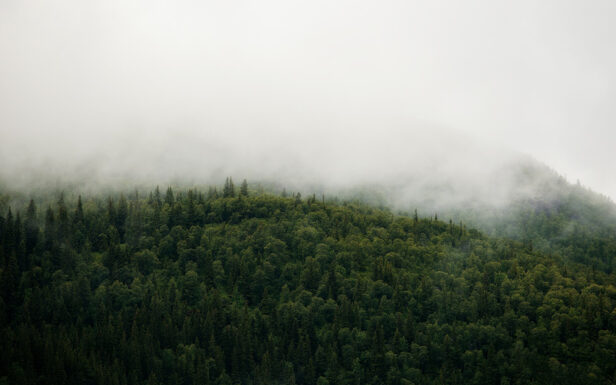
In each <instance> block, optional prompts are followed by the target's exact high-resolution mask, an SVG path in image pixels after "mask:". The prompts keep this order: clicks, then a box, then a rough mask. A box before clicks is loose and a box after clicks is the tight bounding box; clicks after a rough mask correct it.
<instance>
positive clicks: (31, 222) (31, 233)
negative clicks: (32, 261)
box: [25, 199, 39, 254]
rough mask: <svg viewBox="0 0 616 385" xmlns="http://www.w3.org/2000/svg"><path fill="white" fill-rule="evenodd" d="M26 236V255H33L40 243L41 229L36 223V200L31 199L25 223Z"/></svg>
mask: <svg viewBox="0 0 616 385" xmlns="http://www.w3.org/2000/svg"><path fill="white" fill-rule="evenodd" d="M25 233H26V234H25V235H26V254H31V253H32V252H33V251H34V248H35V247H36V245H37V243H38V236H39V227H38V223H37V222H36V205H35V204H34V200H32V199H30V203H29V204H28V209H27V211H26V223H25Z"/></svg>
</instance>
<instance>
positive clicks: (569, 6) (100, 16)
mask: <svg viewBox="0 0 616 385" xmlns="http://www.w3.org/2000/svg"><path fill="white" fill-rule="evenodd" d="M614 20H616V2H615V1H613V0H592V1H581V0H580V1H571V0H542V1H536V0H533V1H494V0H491V1H477V0H474V1H453V0H451V1H422V2H418V1H365V0H352V1H351V0H342V1H331V0H328V1H325V0H310V1H294V0H284V1H283V0H280V1H248V0H231V1H197V0H175V1H162V0H147V1H146V0H143V1H142V0H106V1H82V0H64V1H44V0H29V1H22V0H1V1H0V161H2V162H3V164H1V165H0V168H1V169H2V171H4V173H5V174H6V173H7V170H13V169H19V170H21V171H20V172H24V171H23V170H26V171H25V172H26V173H27V172H29V171H28V170H35V169H37V168H38V169H40V168H42V167H48V168H49V169H50V170H55V171H54V172H66V173H69V172H70V170H71V167H75V164H80V165H83V164H84V163H85V164H88V162H89V163H96V164H97V165H98V167H99V168H102V169H104V170H106V171H105V172H106V175H108V174H113V172H114V169H115V168H121V167H129V168H133V169H138V170H143V172H145V173H151V174H153V175H155V173H154V172H153V169H154V168H157V167H158V166H156V167H154V166H150V167H149V168H148V167H146V166H145V165H144V164H146V163H151V164H154V165H157V164H158V162H163V161H164V162H167V163H168V165H167V167H168V168H171V169H173V168H177V170H176V171H177V174H178V175H180V176H181V173H182V172H188V170H194V169H195V168H201V169H202V168H207V167H214V168H215V167H218V168H220V167H221V164H222V163H233V162H236V163H238V164H240V165H241V167H240V168H241V169H243V170H246V169H251V170H254V169H258V168H264V167H265V168H268V169H269V170H271V172H275V171H276V170H277V168H276V167H279V166H277V164H279V163H280V162H281V161H283V160H287V161H288V160H290V159H292V158H293V159H294V161H297V162H301V161H304V162H308V163H310V162H313V161H315V159H314V158H321V159H324V160H327V162H329V163H330V164H333V163H335V165H334V166H333V168H334V169H335V168H336V167H337V168H338V169H337V170H338V171H337V172H338V174H336V175H342V174H348V173H361V172H364V173H371V174H375V175H376V174H379V173H381V172H386V171H385V170H383V169H384V168H395V167H396V165H397V164H399V163H397V162H398V161H399V159H400V158H399V157H396V156H390V155H391V154H390V147H391V145H393V147H394V148H396V149H397V150H396V151H398V152H406V151H407V148H408V152H413V153H415V155H414V158H413V159H414V161H416V160H417V159H419V158H422V157H423V156H424V154H427V153H430V154H434V153H437V154H438V156H441V157H446V156H447V155H448V154H449V153H450V150H451V147H445V145H443V147H442V148H439V149H435V146H436V147H439V143H441V142H442V141H441V139H442V138H443V132H448V130H450V131H453V132H457V134H451V135H449V134H444V136H446V137H448V139H449V140H448V143H449V145H448V146H452V145H453V146H456V145H457V144H460V143H462V142H460V141H456V140H453V141H452V140H451V138H452V137H454V138H457V136H456V135H462V136H463V135H468V136H470V137H471V138H474V139H475V140H476V141H477V142H480V143H482V144H483V145H484V146H486V147H495V148H500V146H501V145H502V146H507V147H510V148H512V149H514V150H517V151H521V152H524V153H528V154H530V155H532V156H533V157H535V158H537V159H538V160H541V161H543V162H546V163H547V164H548V165H550V166H551V167H553V168H554V169H556V170H557V171H558V172H560V173H562V174H564V175H566V176H567V177H568V179H569V180H571V181H575V180H576V179H580V181H581V182H582V183H583V184H584V185H587V186H589V187H591V188H593V189H595V190H596V191H598V192H601V193H604V194H606V195H610V196H611V197H612V198H616V155H615V153H614V148H616V125H615V123H616V27H615V26H614V25H615V23H614ZM433 127H439V129H438V132H439V134H434V130H435V129H434V128H433ZM462 136H461V137H462ZM178 138H179V139H178ZM461 140H462V139H461ZM170 143H172V144H170ZM460 146H462V144H460ZM229 147H233V148H235V150H234V152H232V153H229V152H228V148H229ZM204 148H207V152H208V154H209V155H207V156H205V155H203V154H202V152H203V151H204ZM465 148H466V147H465ZM463 150H464V149H463ZM456 151H457V152H455V154H456V156H465V155H464V154H465V153H464V151H461V150H460V149H457V150H456ZM162 153H164V154H162ZM169 153H171V154H169ZM324 154H326V155H324ZM460 154H462V155H460ZM197 159H202V162H203V163H199V161H198V160H197ZM203 159H206V161H203ZM255 159H258V161H255ZM381 159H385V160H384V161H378V160H381ZM221 160H224V162H222V161H221ZM316 161H318V159H317V160H316ZM485 161H486V163H489V162H491V161H492V159H491V158H489V157H487V158H486V159H485ZM327 164H328V163H323V164H320V167H323V166H326V165H327ZM358 164H361V165H362V166H365V167H363V168H362V169H361V170H359V169H358V168H357V167H356V166H357V165H358ZM369 165H372V167H370V166H369ZM23 166H26V167H31V169H28V168H26V169H24V168H23ZM354 166H355V167H354ZM313 171H314V170H313ZM32 172H34V171H32ZM50 172H51V171H50ZM314 174H315V175H314V177H315V178H318V177H319V176H320V175H319V172H318V171H314ZM193 176H194V174H193ZM310 176H311V175H308V177H310Z"/></svg>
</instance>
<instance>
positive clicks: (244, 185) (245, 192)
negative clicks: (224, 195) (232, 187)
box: [240, 179, 248, 197]
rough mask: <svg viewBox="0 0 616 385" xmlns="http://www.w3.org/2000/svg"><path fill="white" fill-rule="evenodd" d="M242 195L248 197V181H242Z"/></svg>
mask: <svg viewBox="0 0 616 385" xmlns="http://www.w3.org/2000/svg"><path fill="white" fill-rule="evenodd" d="M240 195H241V196H245V197H247V196H248V182H247V181H246V179H244V180H243V181H242V185H241V186H240Z"/></svg>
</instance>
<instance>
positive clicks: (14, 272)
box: [0, 178, 616, 385]
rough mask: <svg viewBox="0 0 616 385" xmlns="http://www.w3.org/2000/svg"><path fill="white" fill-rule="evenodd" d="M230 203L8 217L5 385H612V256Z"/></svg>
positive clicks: (35, 211) (174, 199) (305, 206)
mask: <svg viewBox="0 0 616 385" xmlns="http://www.w3.org/2000/svg"><path fill="white" fill-rule="evenodd" d="M222 191H223V193H222V194H220V195H219V194H218V193H217V191H216V189H210V191H209V192H208V194H203V193H202V192H199V191H195V190H188V191H173V190H172V189H171V188H169V189H168V190H167V193H166V194H164V196H163V194H161V193H160V191H159V189H158V188H157V189H156V190H155V191H154V192H152V193H151V194H149V196H148V197H146V198H140V197H138V196H137V195H136V194H133V195H130V196H124V195H121V196H112V197H103V196H94V197H91V198H88V199H84V200H83V201H82V199H81V197H79V198H78V199H72V198H70V199H69V198H68V197H65V196H61V197H60V198H59V199H58V198H55V199H53V203H52V199H51V198H49V199H48V200H47V201H46V202H42V201H40V202H38V203H39V204H38V206H39V207H38V208H37V207H36V206H37V205H36V204H35V202H31V203H30V205H28V207H27V209H26V210H25V217H24V218H23V219H22V216H21V214H20V212H14V211H11V209H7V210H6V211H5V213H4V214H3V215H4V216H0V242H1V243H0V253H1V254H0V256H1V261H2V267H1V268H2V271H1V274H0V277H1V288H0V289H1V295H2V301H1V302H0V349H1V351H2V352H3V354H2V355H0V383H2V382H7V383H11V384H21V383H24V384H38V383H41V384H43V383H44V384H55V383H58V384H71V383H74V384H159V383H160V384H270V383H284V384H382V383H386V384H397V385H402V384H498V383H500V384H532V383H536V384H547V383H559V384H586V383H587V384H610V383H614V381H616V363H615V361H614V359H613V358H614V357H615V356H616V287H615V286H616V276H615V275H614V273H612V272H611V270H609V269H597V268H595V267H594V266H593V264H587V263H585V262H587V259H588V258H591V260H594V258H595V257H596V258H600V259H602V260H605V263H606V264H608V265H609V266H611V265H612V263H613V261H612V260H613V257H614V249H611V248H609V247H611V246H609V245H608V246H605V247H604V249H601V246H596V245H593V244H586V243H584V238H583V237H582V239H581V241H580V243H579V245H578V246H577V248H572V249H571V250H569V252H570V253H571V256H572V258H569V257H568V256H563V255H561V253H554V254H551V253H548V252H545V250H546V249H539V248H536V247H535V248H533V247H531V245H530V244H529V243H528V242H522V241H515V240H511V239H501V238H495V237H487V236H485V235H483V234H482V233H480V232H478V231H476V230H472V229H466V227H465V226H464V225H456V224H453V223H451V222H449V223H446V222H441V221H438V220H435V219H432V218H423V219H422V218H419V217H413V216H411V217H405V216H395V215H393V214H392V213H390V212H388V211H386V210H381V209H376V208H374V207H370V206H365V205H361V204H357V203H342V204H333V203H328V202H323V201H317V200H316V199H315V198H314V197H311V198H309V199H302V198H301V196H299V194H297V195H293V196H288V194H287V193H286V192H285V194H284V195H285V196H284V197H277V196H273V195H267V194H255V193H252V191H251V194H248V191H249V190H248V186H247V184H245V183H242V186H241V189H240V190H239V194H236V192H235V190H234V186H233V182H232V180H231V179H230V178H229V179H228V180H227V182H226V183H225V186H224V188H223V190H222ZM41 203H42V204H41ZM48 205H49V207H47V206H48ZM40 207H43V208H44V209H43V210H41V209H40ZM546 218H547V219H546V226H548V225H550V220H551V219H550V217H546ZM588 231H591V230H588ZM593 231H594V230H593ZM576 244H577V243H576ZM565 247H566V246H563V247H562V248H561V249H564V248H565ZM606 247H607V248H606ZM597 248H599V249H597ZM547 250H549V248H548V249H547ZM576 255H579V258H577V259H576V258H575V256H576ZM598 255H600V257H597V256H598Z"/></svg>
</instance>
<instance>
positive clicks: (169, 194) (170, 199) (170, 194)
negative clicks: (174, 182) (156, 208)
mask: <svg viewBox="0 0 616 385" xmlns="http://www.w3.org/2000/svg"><path fill="white" fill-rule="evenodd" d="M174 202H175V199H174V197H173V189H172V188H171V186H169V187H167V193H166V194H165V203H166V204H168V205H170V206H173V203H174Z"/></svg>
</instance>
